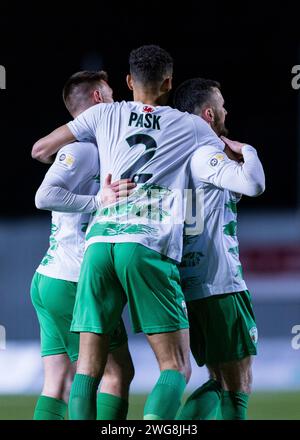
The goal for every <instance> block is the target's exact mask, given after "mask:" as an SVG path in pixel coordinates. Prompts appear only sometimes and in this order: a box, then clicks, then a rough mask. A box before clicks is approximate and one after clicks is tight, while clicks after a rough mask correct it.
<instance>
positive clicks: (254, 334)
mask: <svg viewBox="0 0 300 440" xmlns="http://www.w3.org/2000/svg"><path fill="white" fill-rule="evenodd" d="M249 335H250V338H251V339H252V341H253V342H254V344H257V340H258V332H257V328H256V327H251V328H250V330H249Z"/></svg>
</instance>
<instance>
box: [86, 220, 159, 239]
mask: <svg viewBox="0 0 300 440" xmlns="http://www.w3.org/2000/svg"><path fill="white" fill-rule="evenodd" d="M155 232H156V229H155V228H151V226H147V225H143V224H130V223H109V222H107V223H96V224H95V225H93V226H92V228H91V230H90V232H89V233H88V234H87V236H86V240H89V239H90V238H92V237H97V236H98V235H103V236H108V237H111V236H113V235H123V234H145V235H151V234H155Z"/></svg>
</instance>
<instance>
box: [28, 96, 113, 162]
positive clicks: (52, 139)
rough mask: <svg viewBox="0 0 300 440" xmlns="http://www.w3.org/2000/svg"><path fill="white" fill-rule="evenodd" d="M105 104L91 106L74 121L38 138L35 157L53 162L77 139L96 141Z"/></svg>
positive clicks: (33, 149)
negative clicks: (64, 148)
mask: <svg viewBox="0 0 300 440" xmlns="http://www.w3.org/2000/svg"><path fill="white" fill-rule="evenodd" d="M104 106H105V104H101V105H95V106H92V107H90V108H89V109H87V110H85V111H84V112H83V113H81V114H80V115H79V116H77V118H75V119H74V120H73V121H71V122H69V123H68V124H65V125H62V126H61V127H59V128H57V129H56V130H54V131H52V133H50V134H48V136H45V137H43V138H42V139H40V140H38V141H37V142H36V143H35V144H34V146H33V148H32V152H31V155H32V157H33V159H37V160H39V161H40V162H43V163H52V162H53V159H52V158H53V155H54V154H55V153H57V152H58V150H60V148H62V147H63V146H64V145H66V144H69V143H71V142H74V141H75V140H78V141H79V142H80V141H90V142H94V143H95V142H96V140H95V137H96V136H95V133H96V128H97V123H98V120H99V119H100V114H101V107H104Z"/></svg>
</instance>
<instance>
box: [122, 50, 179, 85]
mask: <svg viewBox="0 0 300 440" xmlns="http://www.w3.org/2000/svg"><path fill="white" fill-rule="evenodd" d="M129 66H130V74H131V75H132V77H133V78H134V79H135V80H136V81H138V82H140V83H141V84H144V85H147V84H155V83H158V82H161V81H163V80H164V78H165V76H166V75H171V74H172V72H173V58H172V57H171V55H170V54H169V53H168V52H167V51H166V50H164V49H162V48H161V47H159V46H156V45H154V44H149V45H145V46H141V47H139V48H137V49H134V50H132V51H131V53H130V55H129Z"/></svg>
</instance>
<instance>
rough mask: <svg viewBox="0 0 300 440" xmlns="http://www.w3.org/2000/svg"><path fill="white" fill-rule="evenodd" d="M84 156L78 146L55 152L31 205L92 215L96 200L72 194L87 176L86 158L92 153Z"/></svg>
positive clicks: (73, 145)
mask: <svg viewBox="0 0 300 440" xmlns="http://www.w3.org/2000/svg"><path fill="white" fill-rule="evenodd" d="M94 148H95V149H96V147H94ZM86 153H87V154H85V148H84V147H83V146H82V144H70V145H67V146H65V147H64V148H63V149H62V150H61V151H60V152H59V154H58V155H57V156H56V159H55V162H54V164H53V165H52V166H51V167H50V168H49V170H48V172H47V173H46V175H45V178H44V180H43V182H42V184H41V186H40V187H39V189H38V190H37V192H36V195H35V205H36V207H37V208H38V209H46V210H49V211H58V212H93V211H95V210H96V209H97V208H98V206H99V204H100V200H98V199H97V196H95V195H80V194H76V193H75V192H74V190H76V188H78V186H79V184H80V182H83V181H86V180H87V178H88V176H89V174H90V170H89V169H90V168H91V164H90V161H89V156H90V155H91V153H93V152H91V151H89V150H87V151H86ZM88 153H90V154H88ZM92 157H95V156H94V155H93V156H92Z"/></svg>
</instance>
